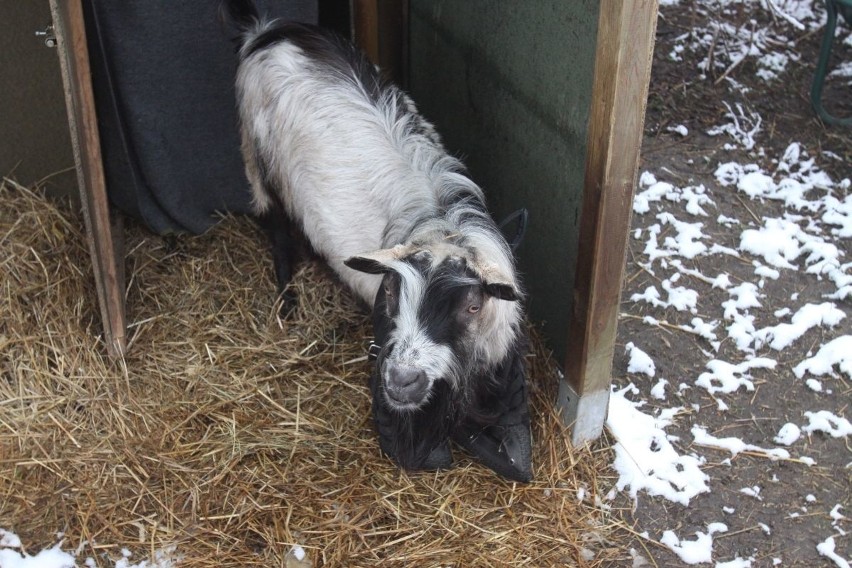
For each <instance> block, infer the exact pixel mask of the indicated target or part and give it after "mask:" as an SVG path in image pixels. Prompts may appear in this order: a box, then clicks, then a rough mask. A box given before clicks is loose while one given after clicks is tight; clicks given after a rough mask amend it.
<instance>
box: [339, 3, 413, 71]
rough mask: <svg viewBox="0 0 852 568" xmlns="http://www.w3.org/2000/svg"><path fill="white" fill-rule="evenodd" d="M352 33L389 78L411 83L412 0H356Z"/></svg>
mask: <svg viewBox="0 0 852 568" xmlns="http://www.w3.org/2000/svg"><path fill="white" fill-rule="evenodd" d="M352 33H353V39H354V41H355V43H356V44H357V45H358V46H359V47H360V48H361V49H362V50H363V51H364V53H366V54H367V57H369V58H370V61H372V62H373V63H374V64H376V65H378V66H379V67H381V68H382V71H384V73H385V74H386V75H387V77H388V78H390V79H392V80H393V81H394V82H395V83H397V84H398V85H405V84H406V83H407V77H408V74H407V71H408V69H407V63H408V0H352Z"/></svg>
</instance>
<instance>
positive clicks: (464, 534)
mask: <svg viewBox="0 0 852 568" xmlns="http://www.w3.org/2000/svg"><path fill="white" fill-rule="evenodd" d="M81 227H82V219H81V217H80V216H79V215H78V214H76V213H74V212H72V211H70V209H69V208H67V207H66V206H63V205H57V204H55V203H52V202H50V201H46V200H44V199H43V198H42V197H41V196H40V195H39V194H38V193H31V192H29V191H27V190H25V189H24V188H20V187H18V186H15V185H14V184H12V183H11V182H6V183H4V184H3V186H2V187H0V294H2V299H1V300H0V309H2V310H3V312H2V313H3V315H2V318H0V526H2V527H4V528H7V529H11V530H14V531H15V532H17V533H18V534H19V535H20V536H21V537H22V539H23V540H24V542H25V543H27V544H28V545H30V546H31V547H33V549H34V550H36V551H37V550H39V549H40V548H41V547H43V546H48V545H52V544H53V543H54V542H55V533H56V531H64V533H65V545H64V546H65V547H66V548H70V549H74V548H76V547H78V546H79V547H80V554H81V559H82V558H85V557H86V556H92V557H94V558H95V559H96V560H97V562H99V563H100V564H99V565H106V564H107V563H106V561H105V558H106V557H111V558H116V557H118V556H119V548H120V547H128V548H130V549H131V550H134V551H136V552H137V555H136V556H134V558H139V556H140V555H149V554H150V553H151V552H152V551H153V550H156V549H161V548H165V547H168V546H171V545H174V546H176V549H177V551H178V553H179V554H180V555H181V556H182V558H183V562H182V563H181V564H180V565H181V566H193V567H195V566H198V567H201V566H205V567H207V566H285V565H286V566H293V565H294V564H295V561H294V559H293V558H292V557H290V556H288V552H289V551H290V550H291V547H292V545H294V544H300V545H301V546H303V547H304V548H305V550H306V551H307V552H308V559H309V560H310V562H312V563H313V565H325V566H376V565H382V566H432V565H444V566H446V565H454V566H465V567H472V566H495V565H498V566H499V565H511V566H554V565H566V564H567V565H578V566H608V565H612V564H613V562H615V561H616V560H617V559H625V558H626V557H627V555H626V554H625V553H624V551H623V550H621V548H622V547H621V546H620V544H619V542H623V540H622V541H617V540H616V539H617V538H619V537H616V536H614V532H615V531H614V528H615V527H616V525H617V524H618V521H616V520H614V519H610V518H608V517H607V516H606V514H605V513H603V512H601V511H600V510H599V509H596V508H594V507H592V506H590V505H588V504H586V503H588V501H590V500H591V499H593V498H594V497H595V496H597V495H599V494H602V493H605V492H606V491H607V490H608V489H609V488H610V486H611V485H612V483H613V480H612V479H611V478H607V479H604V478H603V477H602V476H605V475H608V464H609V462H610V456H609V453H608V450H607V449H598V450H592V449H588V448H586V449H572V448H571V447H570V443H569V442H568V439H567V437H566V435H565V432H564V430H563V429H562V427H561V426H560V423H559V421H558V419H557V417H556V416H555V415H554V412H553V410H552V403H551V401H552V400H553V399H554V390H555V386H556V380H555V375H554V370H553V367H552V365H551V364H550V363H549V362H548V359H547V355H546V354H545V353H544V351H543V350H542V349H541V347H540V345H539V346H538V347H537V349H536V354H535V355H534V356H532V357H531V359H530V363H531V367H532V372H531V379H530V381H531V382H530V388H531V393H532V402H533V405H534V408H533V420H534V438H535V454H534V460H535V481H534V482H533V483H531V484H529V485H516V484H512V483H507V482H505V481H503V480H502V479H500V478H498V477H496V476H495V475H494V474H493V473H492V472H490V471H488V470H485V469H484V468H482V467H480V466H478V465H475V464H472V463H471V462H470V461H469V460H467V459H466V458H465V457H464V455H462V453H461V451H459V450H457V451H456V452H455V454H456V461H457V464H458V465H457V467H456V468H455V469H454V470H452V471H450V472H443V473H439V474H421V475H406V474H404V473H401V472H400V471H399V470H397V469H396V467H394V465H393V464H392V463H391V462H390V461H389V460H388V459H386V458H384V457H383V456H382V455H380V452H379V449H378V444H377V442H376V439H375V436H374V433H373V431H372V425H371V417H370V400H369V393H368V390H367V387H366V383H367V372H368V364H367V363H366V361H365V359H364V357H363V356H364V354H365V345H366V343H367V341H368V338H369V333H370V330H369V323H368V318H367V316H366V315H364V314H363V313H361V312H360V311H359V310H358V309H357V307H356V305H355V304H354V302H353V301H352V299H351V297H350V296H348V295H347V294H345V293H343V292H342V291H341V290H340V288H339V286H338V285H337V284H335V283H334V282H333V280H332V279H331V278H329V277H328V275H327V273H326V272H325V270H324V269H323V268H322V267H321V266H319V265H317V264H311V263H309V264H307V265H305V267H304V268H303V270H301V272H300V273H299V274H298V276H297V277H296V279H295V282H294V285H295V286H296V287H297V288H298V294H299V297H300V299H301V301H300V307H299V308H298V309H297V311H296V313H294V314H292V316H291V317H290V318H288V319H287V320H286V321H282V320H281V319H280V318H278V317H277V315H276V314H277V310H276V306H275V305H274V304H273V289H274V286H273V283H272V276H271V267H270V266H269V265H270V264H271V263H270V261H269V259H268V256H267V254H266V251H265V246H264V244H263V243H262V241H261V239H260V236H259V234H257V232H256V231H255V229H254V228H253V226H252V225H251V223H250V222H248V221H247V220H243V219H226V220H225V221H224V222H223V223H221V224H220V225H219V226H218V227H217V228H216V229H214V230H212V231H211V232H210V233H209V234H207V235H205V236H202V237H197V238H189V237H179V238H175V239H163V238H160V237H156V236H152V235H150V234H149V233H146V232H145V231H143V230H141V229H138V228H133V227H131V228H129V230H128V234H127V251H128V255H127V275H128V292H127V296H128V317H129V321H130V322H131V329H130V334H131V342H130V343H131V347H130V352H129V355H128V356H127V358H126V360H124V361H112V360H110V359H108V358H107V357H106V356H105V349H104V345H103V343H102V341H101V340H100V338H99V337H98V334H99V333H100V327H99V317H98V313H97V308H96V299H95V291H94V284H93V281H92V278H91V277H90V270H91V269H90V264H89V260H88V254H87V251H86V247H85V241H84V236H83V232H82V229H81ZM536 344H537V345H538V344H540V342H539V341H536ZM580 487H585V488H586V491H587V495H588V496H589V497H587V501H586V503H578V500H577V491H578V489H579V488H580ZM583 549H586V551H593V552H594V553H595V556H594V558H593V559H591V560H586V559H584V556H587V554H585V555H584V552H583ZM30 552H33V550H31V551H30ZM109 565H110V566H111V565H112V564H109Z"/></svg>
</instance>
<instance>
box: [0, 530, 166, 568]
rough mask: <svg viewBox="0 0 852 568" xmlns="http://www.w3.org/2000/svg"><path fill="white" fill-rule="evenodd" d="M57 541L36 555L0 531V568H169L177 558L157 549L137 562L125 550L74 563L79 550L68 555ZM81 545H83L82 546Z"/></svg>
mask: <svg viewBox="0 0 852 568" xmlns="http://www.w3.org/2000/svg"><path fill="white" fill-rule="evenodd" d="M57 540H59V542H57V543H56V544H55V545H53V546H52V547H50V548H45V549H43V550H41V551H40V552H38V553H37V554H34V555H33V554H29V553H28V552H24V551H23V550H22V548H23V543H22V542H21V539H20V538H19V537H18V535H16V534H15V533H13V532H11V531H10V530H7V529H3V528H0V568H77V567H78V566H80V567H81V566H86V567H87V568H94V567H95V566H112V567H114V568H172V567H173V566H177V563H178V562H179V561H180V557H179V556H178V555H177V554H176V553H175V549H174V548H169V549H167V550H157V551H155V552H154V555H153V558H152V559H149V560H142V561H140V562H138V563H136V562H133V561H131V558H132V557H133V554H132V553H131V552H130V551H129V550H128V549H126V548H123V549H121V552H120V556H119V557H117V558H111V557H106V556H101V557H100V558H99V560H100V563H98V562H96V561H95V559H94V558H92V557H86V558H84V559H83V560H82V561H79V562H78V558H80V557H81V556H82V554H81V549H82V546H81V547H80V549H78V550H76V551H72V552H68V551H66V550H62V535H61V534H60V535H58V537H57ZM84 544H85V543H84Z"/></svg>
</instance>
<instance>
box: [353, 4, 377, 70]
mask: <svg viewBox="0 0 852 568" xmlns="http://www.w3.org/2000/svg"><path fill="white" fill-rule="evenodd" d="M352 40H353V41H354V42H355V44H356V45H357V46H358V47H360V48H361V50H362V51H363V52H364V53H366V54H367V57H369V58H370V61H372V62H373V64H375V65H378V64H379V0H352Z"/></svg>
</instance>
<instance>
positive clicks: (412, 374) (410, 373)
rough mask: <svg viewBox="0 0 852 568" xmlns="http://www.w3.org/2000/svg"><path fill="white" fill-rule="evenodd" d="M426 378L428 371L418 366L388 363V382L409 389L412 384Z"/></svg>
mask: <svg viewBox="0 0 852 568" xmlns="http://www.w3.org/2000/svg"><path fill="white" fill-rule="evenodd" d="M424 380H426V373H424V372H423V371H421V370H420V369H418V368H417V367H409V366H408V365H394V364H390V365H388V382H389V383H390V384H391V386H393V387H396V388H399V389H407V388H409V387H411V386H412V385H415V384H417V383H419V382H420V381H424Z"/></svg>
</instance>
